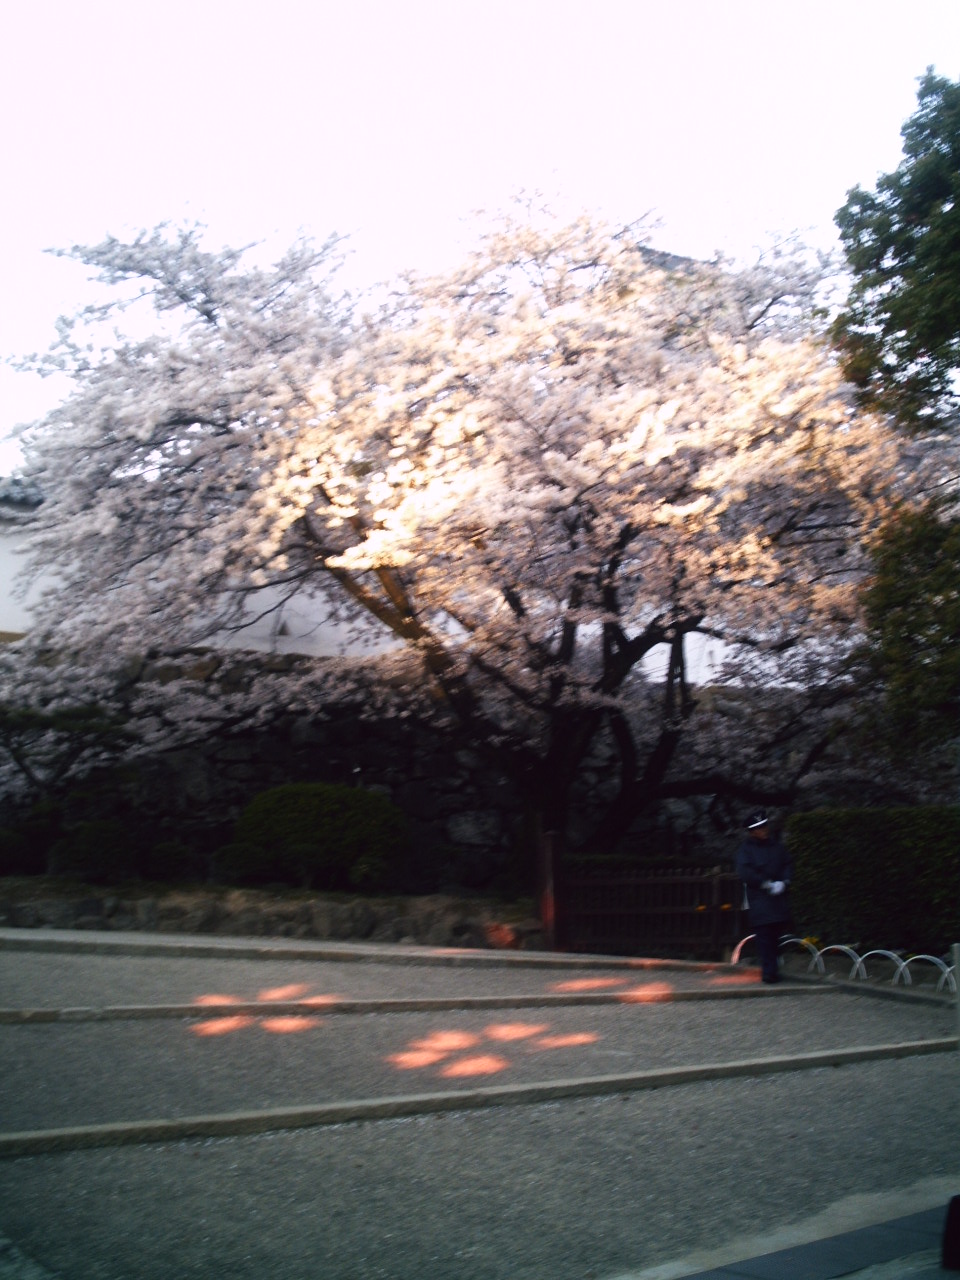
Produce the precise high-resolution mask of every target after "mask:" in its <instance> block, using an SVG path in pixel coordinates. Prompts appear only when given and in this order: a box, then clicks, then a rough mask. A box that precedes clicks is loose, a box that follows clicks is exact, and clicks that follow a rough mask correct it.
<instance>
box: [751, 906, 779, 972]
mask: <svg viewBox="0 0 960 1280" xmlns="http://www.w3.org/2000/svg"><path fill="white" fill-rule="evenodd" d="M785 928H786V925H785V923H784V921H783V920H776V921H774V923H773V924H757V925H754V927H753V932H754V933H755V934H756V938H757V951H758V952H759V953H760V968H761V969H762V970H763V975H762V976H763V980H764V982H776V981H777V978H778V977H779V973H778V970H777V956H778V955H779V952H780V936H781V934H782V933H783V931H784V929H785Z"/></svg>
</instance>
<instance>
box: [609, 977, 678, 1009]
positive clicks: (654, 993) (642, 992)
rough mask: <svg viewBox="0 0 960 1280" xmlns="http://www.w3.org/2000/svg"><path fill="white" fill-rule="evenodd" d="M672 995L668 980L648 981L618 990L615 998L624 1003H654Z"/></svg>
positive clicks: (667, 998)
mask: <svg viewBox="0 0 960 1280" xmlns="http://www.w3.org/2000/svg"><path fill="white" fill-rule="evenodd" d="M672 995H673V986H672V985H671V984H670V983H669V982H648V983H646V984H645V985H644V986H642V987H631V988H630V989H629V991H618V992H617V999H618V1000H622V1001H623V1003H624V1004H655V1003H656V1002H657V1001H658V1000H669V999H670V997H671V996H672Z"/></svg>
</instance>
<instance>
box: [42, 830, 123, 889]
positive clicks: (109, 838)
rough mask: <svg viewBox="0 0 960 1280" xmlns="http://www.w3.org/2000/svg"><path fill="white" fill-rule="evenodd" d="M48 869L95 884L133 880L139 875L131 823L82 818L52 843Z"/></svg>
mask: <svg viewBox="0 0 960 1280" xmlns="http://www.w3.org/2000/svg"><path fill="white" fill-rule="evenodd" d="M47 869H48V871H49V874H50V875H55V876H69V877H72V878H74V879H77V880H88V881H90V882H91V883H93V884H110V883H113V882H115V881H118V880H130V879H133V878H135V877H136V875H137V870H138V868H137V850H136V847H135V846H134V845H132V844H131V840H130V832H129V830H128V828H127V826H126V825H125V824H124V823H123V822H120V821H119V820H117V819H115V818H99V819H95V820H94V821H92V822H79V823H77V824H76V825H75V826H72V827H70V828H69V829H68V830H67V831H65V832H64V834H63V835H62V836H61V837H60V839H59V840H57V841H56V843H55V844H54V845H53V846H52V848H51V849H50V855H49V858H48V863H47Z"/></svg>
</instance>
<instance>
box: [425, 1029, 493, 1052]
mask: <svg viewBox="0 0 960 1280" xmlns="http://www.w3.org/2000/svg"><path fill="white" fill-rule="evenodd" d="M479 1043H480V1037H479V1036H475V1035H474V1034H473V1032H471V1031H431V1033H430V1035H428V1036H424V1037H423V1039H422V1040H411V1042H410V1047H411V1048H412V1049H426V1050H427V1051H428V1052H430V1053H457V1052H458V1051H459V1050H460V1049H473V1048H474V1047H475V1046H476V1045H478V1044H479Z"/></svg>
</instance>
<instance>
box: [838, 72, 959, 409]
mask: <svg viewBox="0 0 960 1280" xmlns="http://www.w3.org/2000/svg"><path fill="white" fill-rule="evenodd" d="M917 98H918V104H919V105H918V108H917V111H916V112H915V113H914V114H913V115H912V116H911V117H910V119H909V120H907V122H906V123H905V124H904V126H903V129H902V130H901V133H902V136H903V152H904V158H903V161H902V162H901V164H900V165H899V166H898V168H897V169H896V170H895V171H894V172H893V173H888V174H884V175H883V176H882V177H880V178H879V179H878V181H877V185H876V190H875V191H864V190H863V189H862V188H860V187H854V188H853V190H852V191H850V192H849V194H848V197H847V202H846V204H845V205H844V206H843V208H842V209H840V210H838V212H837V214H836V217H835V221H836V223H837V226H838V227H839V229H840V238H841V240H842V242H843V247H844V250H845V253H846V257H847V262H848V265H849V268H850V270H851V272H852V274H853V286H852V288H851V291H850V295H849V298H848V299H847V304H846V308H845V310H844V311H843V312H842V313H841V314H840V316H839V317H838V319H837V321H836V323H835V325H834V330H833V336H834V340H835V342H836V344H837V347H838V349H839V352H840V355H841V359H842V361H843V365H844V370H845V373H846V375H847V377H848V378H849V379H850V380H851V381H852V382H853V383H854V384H855V385H856V386H857V387H858V388H859V391H860V396H861V400H862V403H863V404H864V405H866V406H869V407H871V408H875V409H879V410H881V411H884V412H889V413H892V414H893V415H894V416H895V417H896V418H897V420H898V421H899V422H900V423H901V425H902V426H903V427H904V428H905V429H907V430H909V431H921V430H925V429H927V428H930V427H939V426H943V425H949V426H952V427H954V428H956V426H957V423H958V418H960V415H958V412H957V410H958V371H960V84H953V83H951V81H949V80H946V79H944V78H943V77H941V76H936V75H934V73H933V68H932V67H928V68H927V72H926V75H924V76H923V77H921V79H920V88H919V91H918V94H917Z"/></svg>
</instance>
